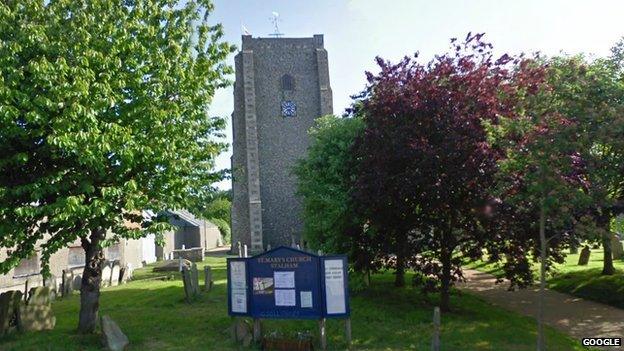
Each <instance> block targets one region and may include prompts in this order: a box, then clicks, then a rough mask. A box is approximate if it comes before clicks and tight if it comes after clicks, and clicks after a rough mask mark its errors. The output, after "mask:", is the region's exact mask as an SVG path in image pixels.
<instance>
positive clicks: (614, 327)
mask: <svg viewBox="0 0 624 351" xmlns="http://www.w3.org/2000/svg"><path fill="white" fill-rule="evenodd" d="M464 274H465V276H466V278H467V282H466V283H463V284H461V285H460V286H459V288H460V289H464V290H467V291H470V292H471V293H473V294H475V295H477V296H480V297H482V298H483V299H485V300H486V301H488V302H490V303H492V304H494V305H498V306H500V307H503V308H505V309H508V310H512V311H515V312H518V313H520V314H524V315H527V316H532V317H534V316H536V315H537V298H538V293H539V288H538V287H531V288H527V289H522V290H518V291H507V287H508V286H509V285H508V284H506V283H501V284H495V281H496V279H495V278H494V277H493V276H492V275H490V274H487V273H483V272H479V271H476V270H465V271H464ZM544 302H545V305H546V307H547V308H546V310H545V312H544V318H545V321H546V323H547V324H549V325H550V326H552V327H555V328H557V329H559V330H561V331H563V332H565V333H567V334H568V335H570V336H572V337H573V338H575V339H578V340H579V341H580V339H581V338H584V337H597V336H601V337H617V338H624V310H623V309H619V308H616V307H611V306H608V305H604V304H601V303H597V302H592V301H587V300H583V299H581V298H577V297H574V296H570V295H568V294H563V293H559V292H556V291H553V290H546V295H545V299H544ZM623 341H624V340H623ZM601 349H607V348H601ZM610 349H611V350H624V347H616V348H610Z"/></svg>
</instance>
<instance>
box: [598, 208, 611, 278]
mask: <svg viewBox="0 0 624 351" xmlns="http://www.w3.org/2000/svg"><path fill="white" fill-rule="evenodd" d="M598 226H599V227H600V228H601V229H602V248H603V254H604V257H603V260H602V274H603V275H613V274H614V273H615V267H613V252H612V248H611V216H610V215H608V214H607V215H605V216H603V217H602V218H601V219H600V220H599V223H598Z"/></svg>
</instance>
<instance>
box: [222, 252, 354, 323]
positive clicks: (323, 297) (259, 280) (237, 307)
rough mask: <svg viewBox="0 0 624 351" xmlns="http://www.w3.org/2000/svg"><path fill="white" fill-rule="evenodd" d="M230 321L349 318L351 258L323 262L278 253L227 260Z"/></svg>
mask: <svg viewBox="0 0 624 351" xmlns="http://www.w3.org/2000/svg"><path fill="white" fill-rule="evenodd" d="M227 269H228V313H229V314H230V315H231V316H251V317H254V318H267V319H272V318H278V319H320V318H332V317H347V316H349V314H350V309H349V295H348V275H347V272H348V264H347V258H346V256H318V255H315V254H312V253H309V252H305V251H301V250H297V249H294V248H290V247H284V246H281V247H278V248H275V249H273V250H270V251H267V252H264V253H262V254H259V255H256V256H253V257H249V258H228V265H227Z"/></svg>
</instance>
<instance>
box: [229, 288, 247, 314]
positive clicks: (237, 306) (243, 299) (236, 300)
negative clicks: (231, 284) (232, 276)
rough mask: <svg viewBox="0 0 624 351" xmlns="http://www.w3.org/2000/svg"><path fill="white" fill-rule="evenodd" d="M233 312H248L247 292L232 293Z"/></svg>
mask: <svg viewBox="0 0 624 351" xmlns="http://www.w3.org/2000/svg"><path fill="white" fill-rule="evenodd" d="M232 312H238V313H245V312H247V294H245V293H232Z"/></svg>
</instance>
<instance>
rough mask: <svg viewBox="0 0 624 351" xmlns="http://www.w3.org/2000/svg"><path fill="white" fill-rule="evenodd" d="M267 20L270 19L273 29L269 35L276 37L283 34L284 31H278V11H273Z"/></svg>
mask: <svg viewBox="0 0 624 351" xmlns="http://www.w3.org/2000/svg"><path fill="white" fill-rule="evenodd" d="M269 20H270V21H271V23H273V29H274V30H275V32H274V33H271V34H269V36H272V37H276V38H279V37H281V36H283V35H284V33H280V31H279V21H280V19H279V13H277V12H275V11H273V16H271V17H270V18H269Z"/></svg>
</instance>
